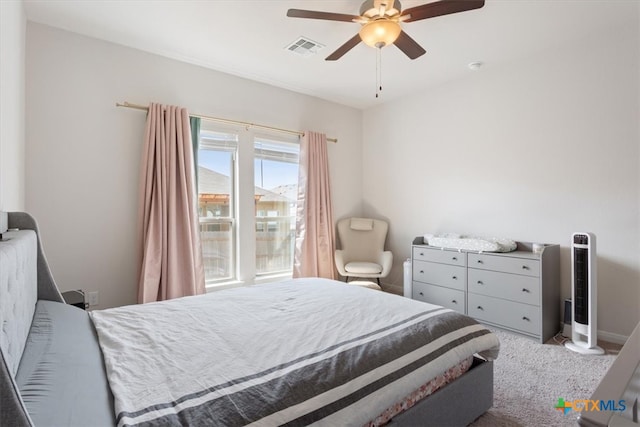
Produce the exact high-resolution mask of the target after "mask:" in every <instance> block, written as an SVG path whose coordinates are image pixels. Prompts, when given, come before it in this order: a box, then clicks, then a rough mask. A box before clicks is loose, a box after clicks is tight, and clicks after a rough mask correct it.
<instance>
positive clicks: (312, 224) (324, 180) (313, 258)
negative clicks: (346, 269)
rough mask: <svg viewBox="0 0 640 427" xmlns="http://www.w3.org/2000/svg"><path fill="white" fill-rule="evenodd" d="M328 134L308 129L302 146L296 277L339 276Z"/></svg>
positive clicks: (295, 262) (294, 271)
mask: <svg viewBox="0 0 640 427" xmlns="http://www.w3.org/2000/svg"><path fill="white" fill-rule="evenodd" d="M334 252H335V231H334V227H333V207H332V205H331V186H330V182H329V159H328V155H327V136H326V135H325V134H323V133H317V132H309V131H306V132H305V133H304V136H303V137H302V142H301V146H300V167H299V174H298V213H297V218H296V248H295V254H294V261H293V277H325V278H328V279H335V278H336V269H335V262H334V258H333V257H334Z"/></svg>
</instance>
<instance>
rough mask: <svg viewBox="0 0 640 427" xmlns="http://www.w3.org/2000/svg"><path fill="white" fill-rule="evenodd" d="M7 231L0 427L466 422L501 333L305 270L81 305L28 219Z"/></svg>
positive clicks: (2, 262) (485, 390)
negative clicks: (63, 288)
mask: <svg viewBox="0 0 640 427" xmlns="http://www.w3.org/2000/svg"><path fill="white" fill-rule="evenodd" d="M9 227H11V228H19V229H20V230H19V231H11V232H9V233H6V234H5V239H4V240H3V241H2V242H0V297H1V299H0V320H2V325H3V328H2V335H0V354H1V356H2V360H1V362H2V363H1V364H0V385H1V388H0V390H1V391H0V402H1V408H2V410H1V411H0V425H3V426H5V425H20V426H22V425H25V426H30V425H35V426H40V425H56V426H58V425H78V426H85V425H121V426H124V425H140V426H143V425H255V426H260V425H264V426H271V425H291V426H294V425H328V426H335V425H354V426H364V425H367V426H373V425H380V424H384V423H388V425H466V424H468V423H470V422H471V421H473V420H474V419H475V418H477V417H478V416H480V415H481V414H482V413H484V412H485V411H486V410H487V409H488V408H489V407H491V405H492V401H493V364H492V362H491V360H493V359H494V358H495V357H497V354H498V350H499V342H498V340H497V338H496V337H495V335H493V334H492V333H491V332H490V331H489V330H487V329H486V328H485V327H484V326H482V325H480V324H478V323H477V322H476V321H474V320H473V319H471V318H469V317H466V316H463V315H460V314H458V313H456V312H453V311H451V310H448V309H445V308H443V307H439V306H433V305H430V304H425V303H421V302H417V301H413V300H409V299H405V298H402V297H399V296H395V295H390V294H385V293H383V292H376V291H372V290H369V289H365V288H361V287H354V286H350V285H346V284H343V283H340V282H337V281H329V280H324V279H299V280H291V281H285V282H281V283H277V284H268V285H258V286H251V287H245V288H240V289H232V290H225V291H220V292H214V293H210V294H207V295H205V296H197V297H188V298H181V299H178V300H172V301H167V302H161V303H150V304H144V305H134V306H128V307H120V308H114V309H108V310H100V311H93V312H85V311H83V310H81V309H79V308H77V307H74V306H71V305H66V304H64V303H63V300H62V297H61V296H60V293H59V291H58V289H57V287H56V285H55V281H54V280H53V277H52V276H51V273H50V271H49V268H48V266H47V263H46V258H45V256H44V252H43V251H42V245H41V244H40V241H39V236H38V234H37V225H36V223H35V221H34V220H33V218H31V217H30V216H29V215H27V214H24V213H10V215H9Z"/></svg>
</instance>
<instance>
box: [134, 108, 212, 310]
mask: <svg viewBox="0 0 640 427" xmlns="http://www.w3.org/2000/svg"><path fill="white" fill-rule="evenodd" d="M196 202H197V195H196V188H195V169H194V161H193V147H192V143H191V129H190V126H189V116H188V115H187V110H186V109H185V108H179V107H174V106H163V105H160V104H154V103H152V104H151V105H150V106H149V114H148V115H147V129H146V132H145V142H144V151H143V153H142V169H141V179H140V205H139V209H138V229H139V231H140V233H139V242H140V245H141V247H142V267H141V271H140V279H139V283H138V302H139V303H145V302H150V301H161V300H166V299H171V298H178V297H182V296H187V295H196V294H202V293H204V267H203V264H202V249H201V246H200V233H199V225H198V214H197V205H196Z"/></svg>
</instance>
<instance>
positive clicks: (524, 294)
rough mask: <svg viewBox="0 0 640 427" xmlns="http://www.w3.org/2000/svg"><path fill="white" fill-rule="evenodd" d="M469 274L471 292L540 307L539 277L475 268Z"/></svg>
mask: <svg viewBox="0 0 640 427" xmlns="http://www.w3.org/2000/svg"><path fill="white" fill-rule="evenodd" d="M467 274H468V275H469V280H468V282H467V283H468V286H467V290H468V291H469V292H473V293H476V294H482V295H487V296H491V297H498V298H503V299H508V300H512V301H517V302H522V303H525V304H531V305H540V282H539V279H538V278H537V277H532V276H521V275H519V274H510V273H499V272H496V271H489V270H478V269H475V268H470V269H469V270H468V271H467Z"/></svg>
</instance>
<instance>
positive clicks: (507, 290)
mask: <svg viewBox="0 0 640 427" xmlns="http://www.w3.org/2000/svg"><path fill="white" fill-rule="evenodd" d="M422 241H423V240H422V237H416V238H415V239H414V242H413V246H412V270H413V272H412V297H413V299H416V300H420V301H425V302H429V303H432V304H437V305H442V306H444V307H447V308H451V309H453V310H457V311H459V312H460V313H464V314H467V315H469V316H471V317H473V318H475V319H477V320H479V321H481V322H483V323H487V324H491V325H494V326H498V327H501V328H504V329H509V330H511V331H514V332H519V333H521V334H525V335H528V336H531V337H533V338H536V339H538V340H539V341H540V342H546V341H547V340H549V339H550V338H551V337H553V336H554V335H555V334H556V333H557V332H558V331H559V330H560V326H561V325H560V312H561V308H562V301H561V298H560V246H559V245H545V246H544V248H543V250H542V252H541V253H539V254H536V253H533V252H532V250H531V248H532V244H531V243H525V242H518V248H517V250H516V251H514V252H507V253H497V252H483V253H477V252H467V251H457V250H451V249H441V248H437V247H433V246H427V245H424V244H423V243H422Z"/></svg>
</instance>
